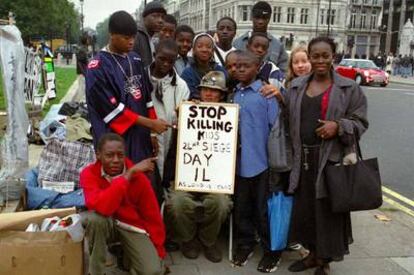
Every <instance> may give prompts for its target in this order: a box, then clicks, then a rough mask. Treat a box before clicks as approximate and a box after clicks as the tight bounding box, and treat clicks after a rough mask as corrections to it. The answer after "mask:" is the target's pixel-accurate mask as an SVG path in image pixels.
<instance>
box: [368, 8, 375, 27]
mask: <svg viewBox="0 0 414 275" xmlns="http://www.w3.org/2000/svg"><path fill="white" fill-rule="evenodd" d="M369 28H370V29H376V28H377V11H376V10H372V13H371V21H370V23H369Z"/></svg>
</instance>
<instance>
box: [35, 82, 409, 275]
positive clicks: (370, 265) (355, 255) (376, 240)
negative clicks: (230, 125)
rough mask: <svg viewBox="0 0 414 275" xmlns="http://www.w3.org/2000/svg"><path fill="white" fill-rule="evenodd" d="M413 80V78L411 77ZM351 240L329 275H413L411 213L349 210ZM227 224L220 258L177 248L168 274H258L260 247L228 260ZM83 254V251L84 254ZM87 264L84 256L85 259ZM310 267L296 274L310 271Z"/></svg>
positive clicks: (111, 273) (287, 259)
mask: <svg viewBox="0 0 414 275" xmlns="http://www.w3.org/2000/svg"><path fill="white" fill-rule="evenodd" d="M412 81H413V84H414V79H413V80H412ZM77 85H78V81H75V83H74V84H73V86H72V87H71V88H70V90H69V92H68V94H67V97H65V98H64V100H65V101H70V100H72V99H74V98H75V99H77V100H78V99H82V95H79V94H78V93H77V92H76V91H77ZM41 150H42V146H36V145H30V147H29V159H30V166H31V167H32V166H34V165H36V164H37V161H38V158H39V156H40V152H41ZM378 214H380V215H385V216H386V217H388V218H390V219H391V221H388V222H384V221H380V220H379V219H377V218H376V217H375V215H378ZM352 222H353V234H354V239H355V240H354V243H353V244H352V245H351V248H350V249H351V251H350V252H351V253H350V255H348V256H346V257H345V260H344V261H343V262H339V263H333V264H332V265H331V270H332V275H409V274H413V275H414V233H413V232H414V217H412V216H409V215H407V214H405V213H403V212H400V211H399V210H398V209H396V208H394V207H392V206H391V205H388V204H384V205H383V207H382V208H380V209H379V210H375V211H364V212H358V213H353V214H352ZM227 233H228V226H225V227H224V228H223V230H222V234H221V235H222V236H221V242H220V244H221V247H222V250H223V261H222V262H221V263H217V264H214V263H211V262H209V261H208V260H206V259H205V257H204V256H203V255H200V257H199V258H198V259H197V260H188V259H186V258H184V257H183V256H182V254H181V253H180V252H174V253H170V254H169V255H168V256H167V258H166V260H165V263H166V265H167V266H168V267H169V268H170V270H171V272H172V274H177V275H226V274H238V275H251V274H261V273H259V272H257V271H256V267H257V264H258V262H259V260H260V257H261V251H260V249H257V250H256V253H255V255H254V257H253V258H252V259H251V260H250V261H249V262H248V264H247V265H246V266H245V267H243V268H233V267H231V265H230V262H229V261H228V258H227V256H228V254H227V251H228V240H227V237H226V236H227ZM85 256H86V258H88V257H87V255H85ZM296 259H299V255H298V253H296V252H286V253H284V254H283V258H282V263H281V265H280V267H279V269H278V271H277V272H276V273H275V274H280V275H287V274H292V273H290V272H289V271H288V270H287V268H288V266H289V265H290V264H291V263H292V262H293V261H294V260H296ZM85 264H87V260H86V261H85ZM313 272H314V271H313V270H310V271H306V272H302V273H298V274H307V275H311V274H313ZM107 274H108V275H127V274H128V273H127V272H122V271H120V270H118V269H117V268H116V267H115V266H112V267H109V268H108V272H107Z"/></svg>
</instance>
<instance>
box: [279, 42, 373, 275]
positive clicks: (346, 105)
mask: <svg viewBox="0 0 414 275" xmlns="http://www.w3.org/2000/svg"><path fill="white" fill-rule="evenodd" d="M335 50H336V46H335V44H334V42H333V40H332V39H330V38H326V37H318V38H314V39H313V40H311V42H310V43H309V46H308V52H309V58H310V62H311V64H312V71H313V72H312V73H311V74H309V75H306V76H303V77H299V78H296V79H295V80H293V82H292V83H291V86H290V88H289V90H288V92H287V98H286V101H287V104H288V105H287V106H288V108H289V125H290V135H291V138H292V144H293V154H294V156H293V159H294V164H293V168H292V171H291V174H290V183H289V192H290V193H294V205H293V211H292V222H291V232H290V238H291V241H293V242H298V243H301V244H303V245H304V246H305V247H306V248H308V249H309V250H310V254H309V255H308V256H307V257H306V258H304V259H302V260H300V261H297V262H295V263H293V264H292V265H291V266H290V267H289V270H290V271H292V272H300V271H303V270H306V269H308V268H313V267H316V270H315V274H316V275H322V274H329V273H330V267H329V263H330V262H331V261H338V260H342V259H343V256H344V255H345V254H347V253H348V252H349V251H348V244H349V243H350V242H352V232H351V219H350V214H349V213H345V214H338V213H333V212H332V211H331V207H330V202H329V194H328V192H327V188H326V183H325V182H324V173H323V171H324V168H325V167H326V165H333V164H335V163H339V162H341V161H342V160H343V158H344V156H345V155H346V152H348V151H349V149H350V148H352V147H353V146H352V145H353V143H354V140H355V138H354V137H357V138H358V137H360V136H361V135H362V134H363V133H364V132H365V131H366V129H367V128H368V121H367V118H366V112H367V101H366V97H365V95H364V94H363V92H362V90H361V89H360V87H359V86H358V85H357V84H356V83H355V82H354V81H352V80H349V79H346V78H343V77H341V76H339V75H338V74H336V73H335V72H334V70H333V67H332V64H333V60H334V54H335Z"/></svg>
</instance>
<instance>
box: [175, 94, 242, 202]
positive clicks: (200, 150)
mask: <svg viewBox="0 0 414 275" xmlns="http://www.w3.org/2000/svg"><path fill="white" fill-rule="evenodd" d="M238 118H239V107H238V105H236V104H225V103H199V104H195V103H193V102H184V103H183V104H181V106H180V111H179V122H178V143H177V164H176V179H175V189H176V190H182V191H193V192H206V193H226V194H233V192H234V178H235V167H236V154H237V126H238Z"/></svg>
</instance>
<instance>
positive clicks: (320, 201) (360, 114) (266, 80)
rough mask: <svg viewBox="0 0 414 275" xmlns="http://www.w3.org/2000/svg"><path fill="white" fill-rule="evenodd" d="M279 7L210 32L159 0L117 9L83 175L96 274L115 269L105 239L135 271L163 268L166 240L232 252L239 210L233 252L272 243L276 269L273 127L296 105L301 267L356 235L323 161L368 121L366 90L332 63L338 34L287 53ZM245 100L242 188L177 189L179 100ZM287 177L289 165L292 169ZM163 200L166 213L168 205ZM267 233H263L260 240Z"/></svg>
mask: <svg viewBox="0 0 414 275" xmlns="http://www.w3.org/2000/svg"><path fill="white" fill-rule="evenodd" d="M271 13H272V8H271V6H270V5H269V4H268V3H267V2H264V1H260V2H257V3H256V4H255V5H254V6H253V9H252V21H253V29H252V31H249V32H248V33H246V34H244V35H242V36H241V37H239V38H238V39H236V40H235V41H233V40H234V37H235V35H236V30H237V24H236V22H235V21H234V20H233V19H232V18H229V17H224V18H221V19H220V20H218V22H217V26H216V27H217V29H216V32H215V33H214V34H212V33H199V34H197V35H196V34H195V33H194V31H193V30H192V29H191V27H190V26H187V25H178V26H177V22H176V20H175V19H174V17H172V16H170V15H167V14H166V11H165V9H164V8H163V7H162V5H161V4H160V3H159V2H150V3H148V4H147V6H146V7H145V9H144V12H143V14H142V16H143V19H142V21H143V25H142V26H137V24H136V22H135V21H134V19H133V18H132V17H131V16H130V15H129V14H128V13H126V12H124V11H118V12H115V13H114V14H112V15H111V17H110V20H109V26H108V30H109V33H110V40H109V44H108V46H106V47H105V48H104V49H102V50H101V51H100V52H99V53H98V54H97V55H96V56H95V57H94V58H93V59H92V60H91V61H90V62H89V64H88V69H87V73H86V99H87V104H88V110H89V115H90V119H91V124H92V131H93V136H94V142H95V148H96V152H97V162H96V163H94V164H91V165H90V166H88V167H86V168H85V169H84V170H83V171H82V173H81V179H80V181H81V186H82V187H83V189H84V194H85V201H86V206H87V208H88V210H90V211H88V212H87V214H85V220H84V224H85V226H86V232H87V238H88V243H89V252H90V264H89V272H90V274H94V275H95V274H103V273H104V269H105V267H104V266H105V256H106V245H107V243H108V242H109V241H111V240H113V239H114V238H115V239H119V240H120V241H121V243H122V246H123V249H124V256H125V259H126V264H125V266H126V268H127V269H128V270H129V271H130V273H131V274H161V273H162V272H163V271H162V270H163V266H162V259H163V258H164V257H165V255H166V251H165V245H164V244H165V240H166V236H168V237H167V239H168V240H169V241H176V242H178V243H179V244H180V248H181V251H182V253H183V255H184V256H185V257H187V258H190V259H195V258H197V257H198V256H199V254H200V252H201V251H204V255H205V257H206V258H207V259H208V260H210V261H212V262H220V261H221V260H222V255H221V250H220V248H219V247H218V245H217V240H218V236H219V233H220V230H221V226H222V224H223V223H224V222H225V221H226V219H227V218H228V215H229V213H230V211H233V213H234V224H235V226H234V233H235V234H234V235H235V237H234V240H235V244H236V245H235V248H234V252H233V260H232V264H233V265H234V266H244V265H245V264H246V263H247V261H248V259H249V257H250V256H251V255H252V253H253V251H254V248H255V246H256V245H257V244H258V243H260V245H261V247H262V248H263V256H262V258H261V260H260V262H259V264H258V267H257V270H258V271H260V272H265V273H269V272H274V271H275V270H276V269H277V267H278V265H279V263H280V258H281V254H282V252H283V250H279V251H272V249H271V246H270V230H269V219H268V207H267V200H268V198H269V196H270V195H271V191H270V189H269V184H270V183H269V169H268V168H269V165H268V153H267V150H268V149H267V141H268V137H269V133H270V131H271V129H272V127H273V125H274V123H275V121H276V120H277V119H278V116H279V115H280V110H281V108H285V110H286V112H287V114H288V116H287V120H288V125H289V137H290V139H291V142H292V151H293V156H292V158H293V166H292V170H291V171H290V172H289V173H288V176H287V180H286V182H285V183H284V184H283V191H284V192H286V194H291V195H292V196H294V205H293V210H292V219H291V228H290V234H289V236H290V237H289V241H290V242H291V243H300V244H301V245H303V246H304V247H305V248H307V249H308V250H309V251H310V253H309V255H308V256H306V257H305V258H303V259H300V260H298V261H296V262H294V263H293V264H292V265H291V266H290V267H289V270H290V271H292V272H300V271H304V270H306V269H309V268H316V270H315V274H318V275H319V274H329V272H330V270H329V269H330V268H329V263H330V262H332V261H337V260H342V258H343V256H344V255H345V254H347V253H348V244H349V243H350V242H351V241H352V232H351V223H350V215H349V213H343V214H338V213H333V212H332V211H331V209H330V204H329V194H328V193H327V191H326V185H325V183H324V176H323V175H324V174H323V171H324V167H325V166H326V165H327V164H335V163H340V162H342V158H343V157H344V156H346V155H347V154H348V153H349V151H350V150H352V147H353V142H354V140H355V136H356V137H357V138H359V137H360V136H361V135H362V134H363V133H364V131H365V130H366V129H367V127H368V121H367V118H366V111H367V110H366V109H367V103H366V98H365V96H364V94H363V92H362V91H361V89H360V88H359V86H358V85H357V84H356V83H355V82H353V81H352V80H347V79H345V78H342V77H341V76H339V75H337V74H336V73H335V72H334V70H333V67H332V63H333V60H334V55H335V50H336V46H335V44H334V42H333V41H332V40H331V39H329V38H325V37H317V38H314V39H312V40H311V41H310V42H309V44H308V45H307V47H305V46H301V47H298V48H296V49H294V50H293V51H292V52H291V55H290V58H289V60H288V55H287V53H286V51H285V50H284V48H283V45H282V44H281V43H280V41H279V40H278V39H277V38H276V37H274V36H272V35H271V34H270V33H268V32H267V25H268V23H269V20H270V18H271ZM186 100H193V101H194V102H195V103H198V102H216V103H218V102H232V103H234V104H238V105H239V110H240V111H239V134H238V137H239V140H238V144H239V150H238V156H237V169H236V170H237V171H235V173H236V176H237V177H236V182H235V191H234V195H233V197H232V198H230V197H229V196H227V195H223V194H205V193H195V192H183V191H176V190H174V187H173V186H170V182H172V181H173V180H174V169H175V164H174V162H175V154H176V132H177V129H176V126H175V125H176V122H177V117H178V114H177V108H178V106H179V105H180V103H181V102H183V101H186ZM281 178H285V179H286V177H281ZM163 200H165V204H166V207H165V211H164V212H165V213H164V219H162V217H161V213H160V204H161V202H162V201H163ZM258 240H259V241H258Z"/></svg>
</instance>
